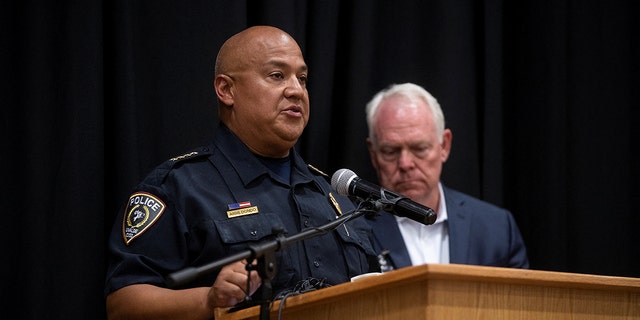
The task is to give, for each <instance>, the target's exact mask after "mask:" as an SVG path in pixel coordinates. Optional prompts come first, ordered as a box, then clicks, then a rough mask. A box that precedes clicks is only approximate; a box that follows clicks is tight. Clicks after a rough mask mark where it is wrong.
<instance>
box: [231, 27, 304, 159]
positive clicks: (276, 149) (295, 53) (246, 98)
mask: <svg viewBox="0 0 640 320" xmlns="http://www.w3.org/2000/svg"><path fill="white" fill-rule="evenodd" d="M249 47H250V50H251V51H250V53H248V54H247V57H248V59H247V60H246V61H244V68H242V71H240V72H236V73H232V74H230V76H232V78H233V83H234V85H233V89H232V90H233V91H234V94H233V95H234V100H233V103H234V104H233V109H234V110H233V113H234V116H233V117H232V119H231V122H232V123H233V124H232V125H233V127H234V130H235V131H236V132H239V136H241V138H244V142H245V143H246V144H247V145H248V146H249V148H251V149H252V151H254V152H256V153H258V154H261V155H263V156H269V157H280V156H285V155H286V154H288V151H289V149H290V148H291V147H293V145H294V144H295V143H296V141H297V140H298V138H299V137H300V135H302V132H303V130H304V128H305V126H306V125H307V122H308V120H309V95H308V92H307V65H306V64H305V62H304V58H303V57H302V52H301V51H300V48H299V47H298V44H297V43H296V42H295V41H294V40H293V39H291V38H290V37H288V36H286V35H282V34H278V35H277V36H273V35H268V36H264V37H262V38H260V39H259V41H255V45H253V46H249Z"/></svg>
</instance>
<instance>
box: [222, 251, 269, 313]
mask: <svg viewBox="0 0 640 320" xmlns="http://www.w3.org/2000/svg"><path fill="white" fill-rule="evenodd" d="M246 264H247V262H246V261H244V260H242V261H238V262H234V263H232V264H229V265H226V266H225V267H223V268H222V269H221V270H220V273H219V274H218V277H217V278H216V282H215V283H214V284H213V286H212V287H211V289H210V290H209V304H210V305H211V306H212V307H232V306H234V305H235V304H237V303H238V302H240V301H243V300H244V298H245V296H247V295H252V294H253V293H254V292H256V290H258V288H259V287H260V285H261V284H262V279H260V276H259V275H258V272H256V271H251V286H250V292H245V291H246V290H247V274H248V272H247V270H246V268H245V265H246Z"/></svg>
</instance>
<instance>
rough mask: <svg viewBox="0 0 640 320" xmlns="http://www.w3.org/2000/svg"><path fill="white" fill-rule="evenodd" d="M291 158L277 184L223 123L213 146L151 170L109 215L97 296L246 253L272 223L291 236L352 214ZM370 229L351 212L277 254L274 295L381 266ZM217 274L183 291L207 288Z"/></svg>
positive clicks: (161, 282) (267, 235) (161, 281)
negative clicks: (347, 219)
mask: <svg viewBox="0 0 640 320" xmlns="http://www.w3.org/2000/svg"><path fill="white" fill-rule="evenodd" d="M290 159H291V165H292V169H291V175H290V181H285V179H283V178H282V177H280V176H278V175H276V174H274V173H273V172H271V171H270V170H269V169H268V168H267V167H266V166H265V165H264V164H262V163H261V162H260V160H259V159H258V158H257V157H256V156H255V155H254V154H252V153H251V152H250V150H249V149H248V148H247V147H246V146H245V145H244V144H243V143H242V142H241V141H240V140H239V139H238V138H237V137H236V136H235V135H234V134H233V133H232V132H231V131H230V130H229V129H228V128H227V127H225V126H224V125H222V124H221V125H220V126H219V128H218V129H217V131H216V135H215V138H214V142H213V144H211V145H209V146H206V147H200V148H197V149H194V150H192V151H190V152H188V153H186V154H184V155H182V156H179V157H176V158H172V159H170V160H168V161H167V162H165V163H164V164H162V165H160V166H158V167H157V168H155V169H154V170H153V171H152V172H151V173H150V174H149V175H148V176H147V177H146V178H145V179H144V180H143V181H142V182H141V183H140V184H139V185H138V186H137V187H136V188H135V191H134V192H133V193H132V194H131V196H130V197H129V200H128V201H127V203H126V204H125V206H124V209H123V210H120V212H119V214H118V216H117V217H116V221H115V227H114V228H113V230H112V231H111V234H110V238H109V242H108V247H109V253H108V257H109V263H108V267H107V274H106V283H105V296H106V295H108V294H109V293H111V292H113V291H115V290H117V289H119V288H122V287H124V286H127V285H131V284H152V285H156V286H161V287H166V284H165V280H166V277H167V275H169V274H170V273H172V272H175V271H179V270H182V269H184V268H186V267H193V266H195V267H197V266H202V265H205V264H208V263H211V262H214V261H217V260H219V259H222V258H226V257H228V256H230V255H232V254H234V253H238V252H243V251H246V250H247V248H248V247H247V245H248V244H250V243H256V242H259V241H264V240H267V239H273V235H272V233H273V230H274V228H282V229H284V231H285V232H284V236H286V237H289V236H292V235H294V234H297V233H299V232H300V231H301V230H303V229H307V228H312V227H319V226H323V225H325V224H327V223H329V222H330V221H332V220H335V219H336V216H337V215H339V214H340V213H343V214H347V213H350V212H351V211H353V210H354V204H353V202H351V200H350V199H349V198H347V197H344V196H340V195H338V194H336V192H335V191H332V189H331V186H330V184H329V183H328V182H327V180H326V177H325V176H323V175H322V174H321V172H319V171H316V170H311V169H309V167H308V166H307V165H306V164H305V163H304V161H303V160H302V158H301V157H300V156H299V155H298V154H297V153H296V152H295V150H293V149H292V152H291V155H290ZM371 234H372V233H371V229H370V227H369V225H368V224H367V223H366V221H364V218H357V219H354V220H352V221H350V222H347V223H346V228H345V227H343V226H340V227H339V228H336V229H335V230H333V231H331V232H329V233H326V234H324V235H321V236H317V237H313V238H309V239H306V240H304V241H299V242H297V243H294V244H292V245H290V246H288V247H286V248H283V249H281V250H280V251H278V252H276V263H277V265H276V267H277V273H276V275H275V277H274V279H273V280H272V285H273V293H274V295H276V294H277V293H278V292H280V291H283V290H287V289H292V288H293V287H294V286H295V285H296V284H297V283H298V282H299V281H301V280H305V279H308V278H315V279H324V280H325V283H327V284H338V283H342V282H347V281H349V280H350V278H351V277H353V276H356V275H359V274H362V273H367V272H373V271H379V266H378V265H377V263H376V257H375V253H374V251H373V249H372V238H371ZM218 271H219V270H217V271H214V272H211V273H209V274H205V275H201V276H199V277H198V278H197V279H195V280H194V281H192V282H190V283H188V284H187V285H186V286H185V287H197V286H211V285H213V283H214V281H215V277H216V276H217V274H218ZM256 294H257V293H256Z"/></svg>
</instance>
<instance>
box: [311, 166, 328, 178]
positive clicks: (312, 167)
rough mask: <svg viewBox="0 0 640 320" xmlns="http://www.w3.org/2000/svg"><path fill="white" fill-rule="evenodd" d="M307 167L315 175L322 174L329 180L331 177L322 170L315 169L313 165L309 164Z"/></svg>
mask: <svg viewBox="0 0 640 320" xmlns="http://www.w3.org/2000/svg"><path fill="white" fill-rule="evenodd" d="M307 167H308V168H309V169H310V170H311V171H312V172H315V173H317V174H321V175H323V176H325V177H326V178H328V177H329V175H328V174H326V173H324V172H322V170H320V169H318V168H316V167H314V166H312V165H310V164H307Z"/></svg>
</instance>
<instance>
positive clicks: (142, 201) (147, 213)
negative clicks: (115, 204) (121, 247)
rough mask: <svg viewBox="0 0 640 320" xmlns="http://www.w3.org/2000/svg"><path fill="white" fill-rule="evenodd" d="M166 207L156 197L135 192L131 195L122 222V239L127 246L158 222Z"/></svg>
mask: <svg viewBox="0 0 640 320" xmlns="http://www.w3.org/2000/svg"><path fill="white" fill-rule="evenodd" d="M165 208H166V205H165V204H164V202H162V200H160V199H158V198H157V197H156V196H154V195H152V194H149V193H146V192H137V193H134V194H132V195H131V197H130V198H129V203H128V204H127V209H126V211H125V212H124V220H123V221H122V237H123V238H124V242H125V243H126V244H127V245H128V244H129V243H131V241H133V239H135V238H137V237H138V236H140V235H141V234H143V233H144V232H145V231H146V230H147V229H149V227H150V226H151V225H152V224H153V223H154V222H156V220H158V218H159V217H160V216H161V215H162V213H163V212H164V209H165Z"/></svg>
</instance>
